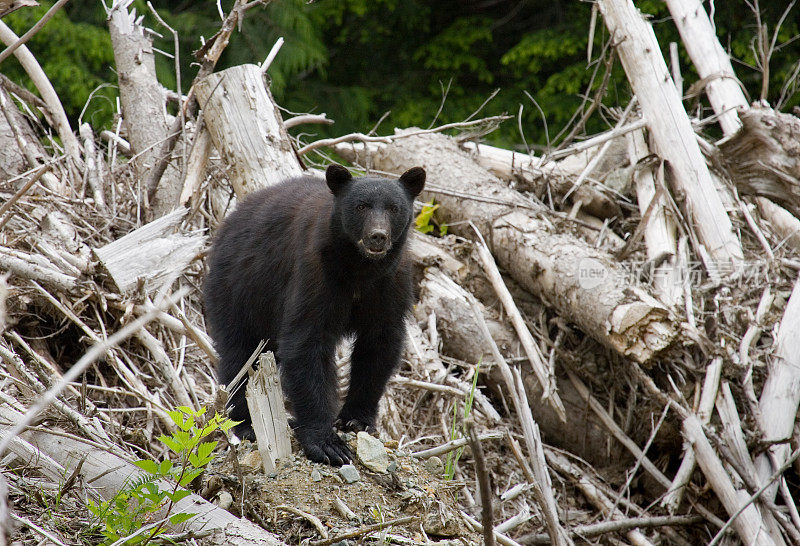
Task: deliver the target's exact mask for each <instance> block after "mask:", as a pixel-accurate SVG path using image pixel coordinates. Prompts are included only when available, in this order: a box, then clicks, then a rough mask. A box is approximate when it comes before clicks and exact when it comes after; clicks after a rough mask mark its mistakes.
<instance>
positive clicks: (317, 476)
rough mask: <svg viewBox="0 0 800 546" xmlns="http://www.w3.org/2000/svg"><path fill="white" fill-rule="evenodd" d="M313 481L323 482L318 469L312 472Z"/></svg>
mask: <svg viewBox="0 0 800 546" xmlns="http://www.w3.org/2000/svg"><path fill="white" fill-rule="evenodd" d="M311 481H312V482H321V481H322V473H321V472H320V471H319V470H317V469H316V468H315V469H314V470H312V471H311Z"/></svg>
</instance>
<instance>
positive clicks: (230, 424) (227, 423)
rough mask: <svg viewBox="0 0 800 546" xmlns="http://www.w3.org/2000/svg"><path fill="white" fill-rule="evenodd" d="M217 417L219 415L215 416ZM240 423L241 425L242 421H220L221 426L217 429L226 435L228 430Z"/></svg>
mask: <svg viewBox="0 0 800 546" xmlns="http://www.w3.org/2000/svg"><path fill="white" fill-rule="evenodd" d="M217 415H219V414H217ZM240 423H243V421H233V420H231V419H225V420H224V421H222V424H220V426H219V429H220V430H221V431H222V432H224V433H226V434H227V432H228V431H229V430H230V429H232V428H233V427H235V426H236V425H238V424H240Z"/></svg>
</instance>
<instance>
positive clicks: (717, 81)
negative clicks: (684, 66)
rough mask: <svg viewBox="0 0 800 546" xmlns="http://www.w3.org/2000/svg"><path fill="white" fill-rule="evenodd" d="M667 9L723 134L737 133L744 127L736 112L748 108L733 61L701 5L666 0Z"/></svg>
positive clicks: (693, 0)
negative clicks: (732, 64) (734, 70)
mask: <svg viewBox="0 0 800 546" xmlns="http://www.w3.org/2000/svg"><path fill="white" fill-rule="evenodd" d="M667 7H668V8H669V12H670V14H671V15H672V20H673V21H674V22H675V25H676V26H677V27H678V31H680V34H681V38H682V41H683V44H684V47H686V51H687V52H688V53H689V57H691V59H692V63H693V64H694V66H695V68H696V69H697V73H698V74H699V76H700V78H701V81H700V82H698V83H702V84H703V85H704V86H705V91H706V95H708V100H709V102H710V103H711V107H712V108H713V109H714V112H715V113H716V114H717V116H718V119H719V125H720V127H722V132H723V133H724V134H725V136H731V135H733V134H735V133H736V132H737V131H738V130H739V129H740V128H741V127H742V122H741V121H739V116H738V113H737V111H736V109H737V108H742V109H746V108H747V100H746V99H745V97H744V93H743V92H742V88H741V83H740V82H739V81H738V80H737V79H736V75H735V74H734V73H733V67H732V66H731V59H730V57H729V56H728V54H727V53H725V50H724V49H722V45H720V43H719V40H718V39H717V36H716V34H715V33H714V27H713V26H712V24H711V20H710V19H709V18H708V14H707V13H706V11H705V8H704V7H703V4H702V2H700V0H667ZM695 85H697V84H695Z"/></svg>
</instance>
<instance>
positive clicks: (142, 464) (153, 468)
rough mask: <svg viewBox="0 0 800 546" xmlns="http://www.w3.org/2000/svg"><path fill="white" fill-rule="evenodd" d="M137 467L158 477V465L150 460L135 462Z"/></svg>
mask: <svg viewBox="0 0 800 546" xmlns="http://www.w3.org/2000/svg"><path fill="white" fill-rule="evenodd" d="M133 464H135V465H136V466H138V467H139V468H141V469H142V470H144V471H145V472H147V473H148V474H153V475H154V476H158V475H159V473H158V465H157V464H156V463H155V461H151V460H150V459H141V460H139V461H134V463H133Z"/></svg>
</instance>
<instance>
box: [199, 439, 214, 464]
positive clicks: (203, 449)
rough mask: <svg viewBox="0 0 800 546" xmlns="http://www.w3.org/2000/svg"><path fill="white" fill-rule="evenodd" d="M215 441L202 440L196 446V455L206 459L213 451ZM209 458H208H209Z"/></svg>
mask: <svg viewBox="0 0 800 546" xmlns="http://www.w3.org/2000/svg"><path fill="white" fill-rule="evenodd" d="M217 443H218V442H217V441H216V440H214V441H212V442H203V443H202V444H200V445H199V446H197V456H198V457H200V458H201V459H207V458H209V457H210V456H211V454H212V453H213V452H214V448H216V447H217ZM209 460H210V459H209Z"/></svg>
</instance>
